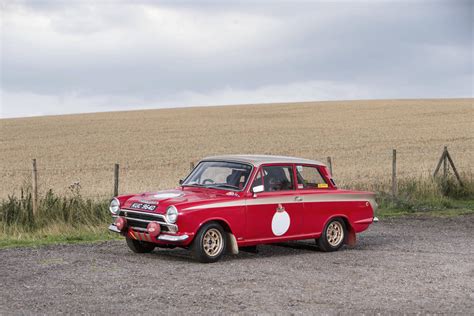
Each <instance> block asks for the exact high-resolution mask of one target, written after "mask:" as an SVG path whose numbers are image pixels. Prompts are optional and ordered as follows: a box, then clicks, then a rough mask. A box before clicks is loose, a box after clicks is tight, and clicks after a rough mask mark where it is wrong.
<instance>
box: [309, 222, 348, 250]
mask: <svg viewBox="0 0 474 316" xmlns="http://www.w3.org/2000/svg"><path fill="white" fill-rule="evenodd" d="M346 236H347V229H346V224H345V223H344V221H343V220H342V219H340V218H334V219H332V220H330V221H329V222H328V223H327V224H326V227H324V230H323V233H322V235H321V237H319V238H318V239H316V243H317V245H318V246H319V249H321V250H322V251H326V252H329V251H336V250H339V249H340V248H341V247H342V245H343V244H344V242H345V241H346Z"/></svg>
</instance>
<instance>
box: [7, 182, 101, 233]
mask: <svg viewBox="0 0 474 316" xmlns="http://www.w3.org/2000/svg"><path fill="white" fill-rule="evenodd" d="M109 221H110V213H109V211H108V201H95V200H92V199H85V198H83V197H82V196H81V195H80V192H79V190H76V191H75V192H72V194H71V195H70V196H62V197H61V196H58V195H56V194H55V193H53V192H52V191H51V190H50V191H48V192H47V193H46V194H45V195H44V196H42V197H40V198H39V201H38V214H37V215H36V216H33V201H32V194H31V192H30V189H29V188H27V189H23V190H22V194H21V196H20V197H16V196H14V195H12V196H9V197H8V199H7V200H5V201H2V202H0V223H1V225H2V229H3V232H4V233H5V232H6V231H7V230H9V229H10V228H12V227H15V228H16V229H18V230H21V231H24V232H32V231H36V230H39V229H42V228H45V227H47V226H54V225H58V224H63V225H67V226H70V227H73V228H74V227H79V226H81V225H82V226H84V225H90V226H97V225H99V224H103V223H106V222H109Z"/></svg>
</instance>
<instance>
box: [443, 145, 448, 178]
mask: <svg viewBox="0 0 474 316" xmlns="http://www.w3.org/2000/svg"><path fill="white" fill-rule="evenodd" d="M447 155H448V146H444V150H443V179H444V181H446V180H447V179H448V157H447Z"/></svg>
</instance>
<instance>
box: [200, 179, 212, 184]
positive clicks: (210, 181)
mask: <svg viewBox="0 0 474 316" xmlns="http://www.w3.org/2000/svg"><path fill="white" fill-rule="evenodd" d="M207 182H209V183H210V184H212V183H214V180H212V179H206V180H204V181H203V182H202V184H207Z"/></svg>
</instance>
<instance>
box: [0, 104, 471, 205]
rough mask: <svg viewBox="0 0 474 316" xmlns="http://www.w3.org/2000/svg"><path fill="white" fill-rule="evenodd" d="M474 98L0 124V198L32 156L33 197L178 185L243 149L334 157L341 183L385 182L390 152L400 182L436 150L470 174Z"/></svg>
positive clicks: (426, 164)
mask: <svg viewBox="0 0 474 316" xmlns="http://www.w3.org/2000/svg"><path fill="white" fill-rule="evenodd" d="M473 117H474V99H448V100H376V101H334V102H306V103H292V104H273V105H240V106H225V107H199V108H181V109H161V110H146V111H131V112H110V113H98V114H81V115H67V116H49V117H37V118H21V119H2V120H0V177H1V179H2V181H0V198H5V197H6V196H7V195H9V194H12V193H16V194H17V195H18V194H19V190H20V187H21V186H22V185H23V184H24V183H29V181H30V177H31V159H32V158H36V159H37V160H38V170H39V173H38V176H39V185H40V192H45V191H46V190H48V189H53V190H54V191H56V192H58V193H61V194H62V193H65V192H68V187H69V185H71V184H72V183H74V182H79V183H80V186H81V192H82V194H83V195H84V196H87V197H97V198H102V197H107V196H110V195H111V194H112V190H113V164H114V163H120V166H121V171H120V192H121V193H126V192H130V193H133V192H140V191H147V190H157V189H164V188H169V187H174V186H176V185H177V181H178V179H179V178H182V177H184V176H185V175H186V174H187V172H188V171H189V165H190V162H196V161H198V160H199V159H200V158H202V157H205V156H210V155H216V154H232V153H250V154H258V153H261V154H278V155H291V156H300V157H305V158H311V159H318V160H322V161H326V157H327V156H331V157H332V159H333V167H334V176H335V178H336V180H338V181H339V182H340V183H343V184H345V185H348V186H350V185H355V184H370V183H374V182H388V181H389V179H390V172H391V159H392V158H391V155H392V149H393V148H396V149H397V152H398V166H399V173H400V176H401V177H402V178H403V177H421V176H424V177H426V176H428V175H429V174H430V173H431V172H432V171H433V169H434V168H435V166H436V163H437V160H438V159H439V156H440V155H441V152H442V149H443V146H444V145H448V148H449V150H450V153H451V155H452V157H453V159H454V161H455V163H456V165H457V167H458V169H459V170H460V171H461V172H462V173H465V174H470V175H472V173H473V171H474V170H473V169H474V163H473V162H474V159H473V154H474V119H473Z"/></svg>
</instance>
